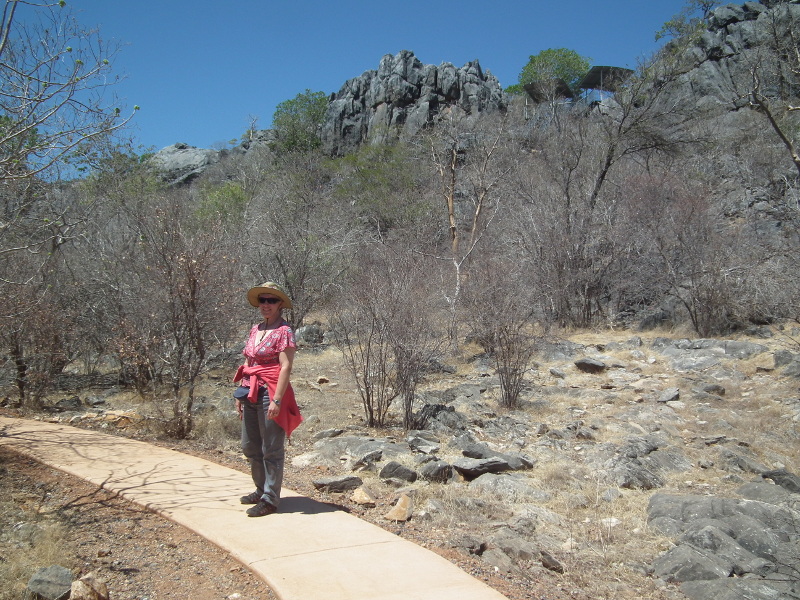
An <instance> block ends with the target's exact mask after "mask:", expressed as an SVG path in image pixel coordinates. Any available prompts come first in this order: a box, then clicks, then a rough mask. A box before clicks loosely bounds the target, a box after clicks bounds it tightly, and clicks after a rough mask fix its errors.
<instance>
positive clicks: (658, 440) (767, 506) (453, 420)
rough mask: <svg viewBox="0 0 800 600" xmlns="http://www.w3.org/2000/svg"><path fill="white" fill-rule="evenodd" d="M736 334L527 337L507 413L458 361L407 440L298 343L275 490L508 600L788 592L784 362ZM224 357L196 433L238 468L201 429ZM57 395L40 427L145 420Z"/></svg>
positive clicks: (788, 366)
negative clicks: (520, 379)
mask: <svg viewBox="0 0 800 600" xmlns="http://www.w3.org/2000/svg"><path fill="white" fill-rule="evenodd" d="M751 333H752V334H753V335H752V336H751V337H748V338H740V339H724V340H723V339H689V338H679V337H674V336H663V337H656V336H652V337H644V336H642V337H639V336H635V335H633V334H630V333H628V334H626V333H622V334H612V333H607V334H603V335H600V334H597V335H589V334H583V335H580V336H575V337H573V338H571V339H563V340H560V341H557V342H553V343H550V344H547V345H543V346H542V347H541V352H540V354H539V356H538V358H537V360H538V363H537V365H536V366H535V368H534V369H532V370H531V372H530V373H529V376H528V378H527V389H526V391H525V394H524V400H523V402H522V404H521V406H520V407H519V409H517V410H513V411H506V410H501V409H499V408H498V405H497V398H498V385H499V383H498V380H497V378H496V375H495V374H494V372H493V369H492V366H491V362H490V361H488V360H487V358H486V357H484V356H478V355H476V356H474V357H473V358H472V359H471V360H468V361H466V362H460V363H458V364H453V365H451V366H452V368H450V369H446V370H443V371H442V372H440V373H438V374H434V375H432V376H431V377H430V378H429V380H428V381H427V382H426V385H425V387H424V389H423V390H421V393H420V394H419V397H418V404H417V406H416V410H417V411H418V414H420V415H423V414H424V415H426V416H427V420H426V422H427V425H426V427H425V428H424V429H422V430H419V431H412V432H404V431H402V430H401V429H395V428H389V429H385V430H375V429H370V428H367V427H364V426H363V419H362V415H363V409H362V408H361V406H360V400H359V397H358V395H357V391H356V390H355V387H354V384H353V382H352V381H351V380H350V378H349V377H347V376H346V374H345V373H344V372H343V371H342V367H341V365H340V357H339V354H338V351H336V350H335V349H333V348H324V347H323V348H320V347H314V348H311V347H306V348H304V350H303V352H301V353H300V354H299V355H298V360H297V361H296V369H295V382H296V388H297V390H298V397H299V399H300V403H301V406H302V410H303V412H304V414H305V415H306V422H305V423H304V425H303V426H302V427H301V428H300V429H299V430H298V431H297V432H296V434H295V435H294V436H293V439H292V444H291V446H290V448H289V461H290V464H291V466H290V467H289V469H288V472H287V486H289V487H291V488H292V489H295V490H297V491H299V492H301V493H304V494H307V495H309V496H312V497H314V498H317V499H321V500H323V501H328V502H332V503H335V504H337V505H340V506H342V508H343V509H346V510H349V511H350V512H352V513H354V514H357V515H358V516H360V517H361V518H364V519H367V520H370V521H372V522H375V523H377V524H379V525H381V526H383V527H386V528H387V529H389V530H391V531H395V532H396V533H397V534H398V535H403V536H406V537H408V538H410V539H413V540H414V541H416V542H418V543H421V544H424V545H426V546H427V547H429V548H432V549H434V550H436V551H437V552H440V553H442V554H444V555H445V556H448V557H450V558H451V559H452V560H455V561H457V562H458V563H459V564H461V565H462V566H463V567H464V568H466V569H468V570H470V572H474V573H475V574H476V575H478V576H480V577H483V578H485V579H487V581H491V582H492V585H495V586H496V587H497V588H498V589H500V590H501V591H503V593H505V594H506V595H507V596H508V597H509V598H531V597H542V598H545V597H560V596H558V593H557V592H556V593H555V595H552V594H554V592H553V590H558V589H560V590H562V591H563V593H564V594H567V595H569V596H570V597H574V598H587V599H588V598H597V597H609V598H610V597H613V598H643V597H645V598H664V599H666V598H682V597H689V598H693V599H694V598H697V599H699V598H708V597H710V596H712V595H717V596H719V597H724V598H726V599H738V598H742V599H744V598H749V599H751V600H752V599H760V598H775V597H789V596H787V595H790V594H796V593H797V586H798V581H800V578H799V577H798V573H797V570H796V566H793V565H797V564H798V557H800V553H798V540H800V530H798V527H797V524H798V523H800V513H798V501H799V500H800V492H798V488H800V484H798V479H797V477H796V474H797V473H798V472H800V466H799V465H800V443H798V442H799V440H798V436H800V397H799V396H798V376H800V354H798V348H797V347H796V344H793V343H792V341H791V338H790V337H788V336H787V333H791V332H781V331H778V330H774V331H770V330H767V329H758V330H754V331H753V332H751ZM753 336H755V337H753ZM770 336H771V337H770ZM792 337H794V338H795V339H796V337H797V336H796V332H795V334H792ZM234 364H235V360H234V358H233V357H232V356H231V357H230V368H226V365H227V360H223V361H222V362H221V363H220V365H219V366H220V370H219V371H217V372H216V373H212V374H211V377H210V378H209V380H208V381H207V382H206V384H205V385H204V387H203V391H202V393H201V396H202V400H203V401H202V402H200V403H199V406H198V411H199V413H198V419H199V423H200V425H199V429H198V435H200V436H202V437H203V438H206V439H207V438H208V437H209V436H211V435H213V436H214V437H215V439H216V440H217V441H218V442H217V443H219V444H221V445H222V448H223V452H222V453H221V454H218V457H219V459H225V460H226V461H229V462H231V463H234V464H236V463H238V464H239V465H240V467H241V468H245V465H244V464H243V462H242V461H241V459H240V457H239V452H238V449H237V444H236V442H235V441H234V440H232V439H231V437H226V436H223V435H222V434H221V433H220V432H221V430H222V429H227V430H228V431H229V432H230V427H229V426H230V424H231V423H233V424H234V427H233V428H234V429H235V424H236V417H235V415H234V414H233V413H232V411H231V407H230V399H229V393H230V384H229V383H228V382H227V377H226V373H227V372H228V371H229V370H232V368H233V367H232V365H234ZM77 398H78V402H77V403H76V402H75V401H74V400H73V402H72V404H71V406H72V408H73V410H69V411H65V412H64V413H62V414H60V416H57V417H55V418H58V419H60V420H63V421H66V422H71V423H73V424H76V425H80V426H88V427H93V426H99V427H103V428H104V429H106V430H108V429H114V428H119V430H120V431H127V432H129V433H130V434H136V435H145V432H146V427H145V425H146V424H147V423H148V422H151V420H150V419H149V418H144V416H145V415H146V413H147V412H148V410H149V409H148V407H147V406H145V405H139V406H138V407H134V408H135V410H132V411H131V410H130V408H131V405H130V398H128V400H125V397H124V395H122V394H119V393H117V392H113V391H112V390H108V391H106V392H98V391H96V390H95V391H90V390H86V391H82V392H79V393H78V395H77ZM64 400H67V399H66V398H65V399H64ZM89 403H91V404H94V405H96V406H97V408H95V409H93V410H88V409H87V408H85V407H86V405H87V404H89ZM61 406H62V407H64V408H67V407H69V406H70V404H69V403H66V402H62V403H61ZM76 406H77V407H78V408H77V410H75V409H76ZM123 407H127V408H126V410H124V411H123V410H121V409H122V408H123ZM114 409H117V410H114ZM214 423H216V425H213V424H214ZM214 427H216V429H214ZM137 431H138V432H139V433H136V432H137ZM214 432H216V433H214ZM212 456H213V453H212ZM542 590H550V592H549V593H550V594H551V595H548V594H545V593H543V592H542ZM537 593H540V595H538V596H537V595H536V594H537ZM781 595H783V596H781Z"/></svg>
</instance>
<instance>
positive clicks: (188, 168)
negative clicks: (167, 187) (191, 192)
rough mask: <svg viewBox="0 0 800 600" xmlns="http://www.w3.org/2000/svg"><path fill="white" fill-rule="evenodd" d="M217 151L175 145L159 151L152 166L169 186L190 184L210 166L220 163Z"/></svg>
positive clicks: (151, 160) (151, 161) (152, 161)
mask: <svg viewBox="0 0 800 600" xmlns="http://www.w3.org/2000/svg"><path fill="white" fill-rule="evenodd" d="M219 154H220V153H219V152H218V151H217V150H205V149H202V148H195V147H194V146H190V145H189V144H183V143H181V144H173V145H172V146H167V147H166V148H163V149H161V150H159V151H158V152H157V153H156V154H155V155H154V156H153V157H152V158H151V159H150V164H151V165H152V166H153V167H154V168H155V169H156V170H157V171H158V172H159V173H160V174H161V176H162V178H163V179H164V181H166V182H167V183H169V184H171V185H172V184H178V183H188V182H190V181H191V180H192V179H194V178H195V177H197V176H199V175H200V174H201V173H202V172H203V171H205V170H206V169H207V168H208V167H209V166H211V165H213V164H215V163H216V162H218V161H219Z"/></svg>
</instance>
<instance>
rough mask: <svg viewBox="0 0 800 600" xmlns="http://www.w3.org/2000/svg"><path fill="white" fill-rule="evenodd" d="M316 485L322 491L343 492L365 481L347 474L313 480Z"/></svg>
mask: <svg viewBox="0 0 800 600" xmlns="http://www.w3.org/2000/svg"><path fill="white" fill-rule="evenodd" d="M312 483H313V485H314V487H315V488H316V489H318V490H320V491H322V492H330V493H343V492H348V491H350V490H354V489H356V488H357V487H359V486H360V485H362V484H363V483H364V482H363V481H362V480H361V478H360V477H355V476H354V475H345V476H343V477H325V478H323V479H316V480H314V481H312Z"/></svg>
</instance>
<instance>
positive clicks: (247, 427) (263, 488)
mask: <svg viewBox="0 0 800 600" xmlns="http://www.w3.org/2000/svg"><path fill="white" fill-rule="evenodd" d="M264 400H267V402H266V404H265V402H264ZM268 407H269V401H268V399H267V395H266V394H265V393H261V394H259V398H258V402H256V403H255V404H253V403H252V402H249V401H248V400H247V398H244V399H243V400H242V452H244V455H245V456H246V457H247V460H248V461H249V462H250V474H251V475H252V477H253V483H255V484H256V490H257V491H258V493H259V494H261V498H262V499H263V500H266V501H267V502H269V503H270V504H272V505H273V506H274V507H276V508H277V507H278V505H279V504H280V501H281V485H283V463H284V459H285V456H286V452H285V447H284V443H285V441H286V432H285V431H284V430H283V428H282V427H281V426H280V425H278V424H277V423H276V422H275V421H272V420H270V419H267V408H268Z"/></svg>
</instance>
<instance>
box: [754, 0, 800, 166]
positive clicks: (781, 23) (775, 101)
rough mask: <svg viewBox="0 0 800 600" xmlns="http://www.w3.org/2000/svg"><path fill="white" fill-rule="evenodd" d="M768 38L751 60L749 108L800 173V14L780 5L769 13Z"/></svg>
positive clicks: (791, 6) (786, 4)
mask: <svg viewBox="0 0 800 600" xmlns="http://www.w3.org/2000/svg"><path fill="white" fill-rule="evenodd" d="M767 23H768V37H767V41H766V43H765V44H763V45H762V46H760V47H759V49H758V51H757V52H755V53H754V55H753V57H752V58H751V60H750V75H751V82H750V83H751V85H750V88H749V90H748V91H747V93H746V97H747V100H748V102H749V105H750V106H751V107H752V108H754V109H755V110H757V111H758V112H759V113H760V114H762V115H764V117H765V118H766V120H767V122H768V123H769V125H770V128H771V129H772V130H773V131H774V132H775V134H776V135H777V136H778V139H779V140H780V141H781V144H782V145H783V147H784V148H785V149H786V152H787V153H788V155H789V157H790V158H791V160H792V163H793V164H794V167H795V169H796V170H797V172H798V174H800V149H799V148H798V145H797V144H798V140H797V130H798V127H797V126H798V119H800V116H799V115H800V94H799V92H798V89H800V11H799V10H798V9H797V6H795V5H792V4H790V3H788V2H787V3H781V4H779V5H778V6H776V7H774V8H773V9H772V10H771V11H769V13H768V21H767Z"/></svg>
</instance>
